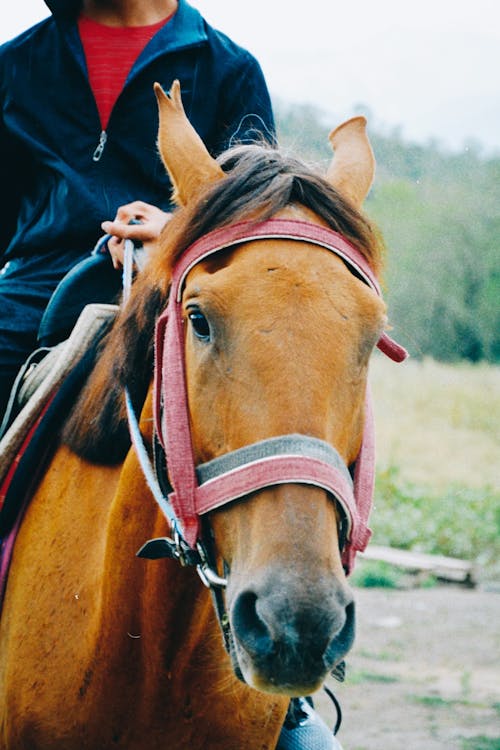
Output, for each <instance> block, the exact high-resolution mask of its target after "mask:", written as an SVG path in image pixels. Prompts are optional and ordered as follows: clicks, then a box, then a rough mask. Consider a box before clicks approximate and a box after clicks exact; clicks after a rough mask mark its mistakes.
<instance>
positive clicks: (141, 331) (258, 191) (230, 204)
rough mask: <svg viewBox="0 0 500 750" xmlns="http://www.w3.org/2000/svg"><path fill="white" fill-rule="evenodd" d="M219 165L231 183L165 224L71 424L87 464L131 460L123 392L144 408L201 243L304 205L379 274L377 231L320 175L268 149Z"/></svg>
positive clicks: (67, 435) (70, 439)
mask: <svg viewBox="0 0 500 750" xmlns="http://www.w3.org/2000/svg"><path fill="white" fill-rule="evenodd" d="M219 163H220V164H221V166H222V168H223V170H224V172H225V173H226V177H225V179H223V180H220V181H217V182H216V183H213V184H211V185H209V186H207V187H206V188H205V189H204V190H203V191H202V192H201V193H200V195H199V198H198V200H197V201H195V202H194V203H191V204H189V205H187V206H185V207H182V208H179V209H178V210H177V211H176V212H175V213H174V217H173V218H172V220H171V221H170V222H169V223H168V224H167V225H166V228H165V230H164V232H163V234H162V236H161V237H160V240H159V242H158V243H157V247H156V248H155V250H154V251H153V252H152V254H151V257H150V259H149V262H148V265H147V267H146V269H145V270H144V271H143V272H142V273H141V275H140V276H139V277H138V279H137V280H136V282H135V283H134V286H133V290H132V295H131V298H130V300H129V302H128V303H127V305H126V306H125V307H124V309H123V310H122V311H121V313H120V315H119V316H118V319H117V321H116V322H115V325H114V326H113V328H112V329H111V331H110V333H109V334H108V335H107V336H106V338H105V339H104V341H103V345H102V349H101V354H100V356H99V358H98V361H97V365H96V367H95V369H94V372H93V373H92V375H91V377H90V379H89V381H88V383H87V385H86V386H85V388H84V389H83V391H82V394H81V395H80V398H79V400H78V402H77V404H76V407H75V409H74V410H73V413H72V415H71V416H70V419H69V420H68V423H67V425H66V427H65V430H64V433H63V440H64V442H66V443H67V444H68V445H69V446H70V447H71V448H72V449H73V450H75V451H76V452H77V453H78V454H79V455H81V456H83V457H84V458H86V459H88V460H92V461H97V462H99V463H117V462H119V461H121V460H123V458H124V457H125V455H126V452H127V450H128V448H129V437H128V428H127V423H126V414H125V408H124V399H123V389H124V387H125V385H127V386H128V388H129V390H130V392H131V396H132V401H133V403H134V406H135V408H136V409H137V410H140V408H141V407H142V405H143V402H144V399H145V397H146V394H147V390H148V387H149V385H150V382H151V379H152V375H153V356H154V352H153V339H154V329H155V323H156V320H157V318H158V316H159V315H160V313H161V312H162V310H163V308H164V307H165V305H166V303H167V299H168V289H169V281H170V277H171V273H172V268H173V266H174V265H175V262H176V260H177V259H178V258H179V257H180V256H181V255H182V253H183V252H184V251H185V250H186V249H187V248H188V247H189V246H190V245H191V244H192V243H193V242H195V241H196V240H197V239H199V238H200V237H202V236H204V235H205V234H207V233H208V232H211V231H213V230H215V229H217V228H219V227H223V226H226V225H229V224H232V223H236V222H238V221H243V220H247V221H248V220H255V221H263V220H265V219H268V218H271V217H272V216H274V215H276V214H277V213H278V212H279V211H281V210H282V209H284V208H286V207H287V206H290V205H294V204H297V205H299V206H303V207H305V208H307V209H309V210H310V211H312V212H313V213H314V214H316V215H317V216H318V217H320V218H321V219H322V220H323V221H325V222H326V223H327V225H328V226H329V227H330V228H331V229H333V230H334V231H336V232H339V233H340V234H342V235H343V236H344V237H346V239H347V240H349V241H350V242H351V243H352V244H353V245H354V246H355V247H356V248H357V249H358V250H359V251H360V252H361V253H362V254H363V255H364V257H365V258H366V260H367V261H368V262H369V263H370V265H371V266H372V268H373V270H374V272H375V273H376V274H378V273H379V272H380V268H381V257H382V253H381V248H382V243H381V241H380V240H379V237H378V235H377V232H376V230H375V229H374V228H373V227H372V225H371V224H370V222H369V221H368V220H367V219H366V217H364V216H363V215H362V214H360V213H359V212H358V211H357V210H356V209H355V208H354V207H353V206H352V205H351V204H350V203H349V201H348V200H346V199H344V198H343V197H342V195H341V194H340V193H339V192H337V191H336V190H335V189H334V188H333V187H332V186H331V185H330V184H329V183H328V182H327V181H326V179H325V178H324V177H323V176H322V175H321V174H319V173H318V172H316V171H315V170H314V169H312V168H310V167H308V166H307V165H306V164H304V163H303V162H301V161H299V160H297V159H296V158H294V157H290V156H287V155H285V154H284V153H283V152H281V151H279V150H277V149H274V148H272V147H270V146H268V145H267V144H262V145H252V146H237V147H235V148H232V149H230V150H229V151H227V152H225V154H223V155H222V156H221V157H220V158H219Z"/></svg>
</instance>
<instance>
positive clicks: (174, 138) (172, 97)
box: [154, 80, 224, 205]
mask: <svg viewBox="0 0 500 750" xmlns="http://www.w3.org/2000/svg"><path fill="white" fill-rule="evenodd" d="M154 91H155V94H156V99H157V101H158V112H159V118H160V124H159V129H158V148H159V151H160V156H161V158H162V161H163V164H164V165H165V168H166V170H167V172H168V174H169V176H170V180H171V182H172V185H173V187H174V194H173V199H174V201H175V202H176V203H178V204H181V205H185V204H186V203H189V202H190V201H191V200H193V199H194V198H196V196H197V195H198V193H199V192H200V190H201V189H202V188H203V187H204V186H205V185H208V184H210V183H211V182H214V181H215V180H219V179H221V178H223V177H224V172H223V171H222V169H221V167H220V166H219V165H218V164H217V162H216V161H215V159H213V158H212V157H211V156H210V154H209V153H208V151H207V149H206V147H205V145H204V143H203V141H202V140H201V138H200V136H199V135H198V133H197V132H196V130H195V129H194V128H193V126H192V125H191V123H190V122H189V120H188V118H187V117H186V113H185V111H184V107H183V105H182V99H181V87H180V84H179V81H177V80H176V81H174V82H173V84H172V88H171V89H170V92H169V95H168V96H167V94H166V93H165V92H164V91H163V89H162V87H161V86H160V84H159V83H155V84H154Z"/></svg>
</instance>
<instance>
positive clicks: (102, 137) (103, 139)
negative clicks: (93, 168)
mask: <svg viewBox="0 0 500 750" xmlns="http://www.w3.org/2000/svg"><path fill="white" fill-rule="evenodd" d="M107 140H108V134H107V133H106V131H105V130H101V135H100V136H99V143H98V144H97V146H96V149H95V151H94V153H93V155H92V159H93V160H94V161H99V159H100V158H101V156H102V152H103V151H104V146H105V145H106V141H107Z"/></svg>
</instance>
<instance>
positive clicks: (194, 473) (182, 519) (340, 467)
mask: <svg viewBox="0 0 500 750" xmlns="http://www.w3.org/2000/svg"><path fill="white" fill-rule="evenodd" d="M277 238H279V239H289V240H297V241H302V242H304V241H305V242H308V243H310V244H311V243H312V244H315V245H318V246H320V247H323V248H325V249H327V250H329V251H330V252H332V253H334V254H335V255H337V256H338V257H340V258H341V259H342V260H343V261H344V263H345V264H346V266H347V267H348V269H349V270H350V271H351V272H352V273H353V274H354V275H356V276H357V277H358V278H360V279H361V281H363V282H364V283H365V284H367V285H368V286H369V287H370V288H371V289H373V290H374V291H375V293H376V294H377V295H378V296H380V297H381V296H382V292H381V289H380V285H379V283H378V281H377V279H376V277H375V274H374V273H373V271H372V269H371V268H370V266H369V264H368V262H367V261H366V259H365V258H364V256H363V255H362V254H361V252H360V251H359V250H357V248H355V247H354V246H353V245H352V244H351V243H350V242H348V241H347V240H346V238H345V237H343V236H342V235H340V234H338V233H337V232H334V231H332V230H331V229H328V228H326V227H323V226H319V225H316V224H312V223H310V222H306V221H299V220H290V219H268V220H266V221H263V222H259V223H253V222H241V223H237V224H233V225H230V226H228V227H222V228H219V229H216V230H214V231H212V232H210V233H209V234H207V235H205V236H203V237H202V238H200V239H199V240H197V241H195V242H194V243H193V244H192V245H191V246H190V247H188V248H187V250H186V251H185V252H184V253H183V254H182V256H181V257H180V258H179V259H178V261H177V263H176V265H175V267H174V269H173V273H172V280H171V287H170V293H169V300H168V304H167V307H166V308H165V310H164V311H163V313H162V314H161V315H160V317H159V319H158V321H157V325H156V334H155V376H154V428H155V444H156V449H155V454H156V461H155V468H156V471H153V469H152V467H151V464H150V462H149V458H148V455H147V452H146V449H145V447H144V445H143V443H142V438H141V437H140V432H139V429H138V426H137V420H136V418H135V415H134V411H133V409H132V406H131V401H130V397H129V396H128V394H127V395H126V400H127V409H128V413H129V421H130V425H131V435H132V441H133V444H134V446H135V448H136V451H137V453H138V456H139V460H140V463H141V466H142V468H143V471H144V473H145V476H146V479H147V482H148V485H149V486H150V488H151V491H152V492H153V495H154V497H155V499H156V501H157V503H158V505H159V507H160V508H161V510H162V512H163V513H164V515H165V517H166V518H167V520H168V522H169V525H170V527H171V529H172V537H162V538H159V539H154V540H150V541H148V542H146V544H145V545H144V546H143V547H142V548H141V550H139V552H138V555H139V556H142V557H152V558H157V557H174V558H177V559H178V560H179V561H180V562H181V563H182V564H193V565H196V567H197V570H198V573H199V575H200V577H201V578H202V580H203V582H204V583H205V584H206V585H207V586H209V587H210V588H212V590H213V589H217V588H223V587H225V585H226V579H225V578H222V577H220V576H219V574H218V573H217V572H216V569H215V565H214V563H213V561H212V555H211V554H209V551H207V544H206V543H205V541H204V540H203V539H202V533H201V519H202V518H203V517H204V516H205V515H206V514H207V513H208V512H209V511H211V510H214V509H215V508H219V507H221V506H222V505H224V504H226V503H229V502H232V501H234V500H235V499H237V498H241V497H244V496H246V495H248V494H249V493H251V492H254V491H256V490H261V489H263V488H265V487H268V486H271V485H276V484H281V483H291V482H292V483H300V484H311V485H315V486H318V487H321V488H323V489H325V490H326V491H327V492H328V493H329V494H330V495H332V496H333V498H334V499H335V500H336V502H337V503H338V505H339V507H340V508H341V509H342V515H343V518H344V523H343V525H342V528H341V537H343V540H342V546H343V549H342V562H343V565H344V568H345V570H346V572H347V573H349V572H350V571H351V569H352V566H353V563H354V557H355V554H356V552H357V551H362V550H364V549H365V547H366V545H367V543H368V541H369V538H370V535H371V532H370V530H369V528H368V517H369V513H370V510H371V505H372V498H373V486H374V473H375V472H374V436H373V418H372V412H371V402H370V395H369V392H368V393H367V397H366V413H365V429H364V435H363V440H362V446H361V449H360V452H359V455H358V457H357V459H356V461H355V463H354V466H353V467H347V466H346V465H345V463H344V461H343V459H342V458H341V457H340V455H339V453H338V452H337V451H336V449H335V448H334V447H333V446H331V445H329V444H328V443H326V442H325V441H323V440H319V439H317V438H313V437H309V436H306V435H284V436H279V437H273V438H270V439H267V440H262V441H260V442H258V443H254V444H251V445H249V446H246V447H244V448H241V449H239V450H236V451H232V452H230V453H227V454H224V455H222V456H220V457H217V458H215V459H213V460H211V461H209V462H207V463H204V464H201V465H199V466H195V461H194V456H193V447H192V441H191V433H190V427H189V413H188V407H187V389H186V374H185V358H184V330H183V318H182V292H183V288H184V283H185V280H186V277H187V274H188V273H189V271H190V270H191V269H192V268H193V267H194V266H195V265H197V264H198V263H200V262H201V261H202V260H204V259H206V258H208V257H211V256H213V255H214V254H216V253H218V252H220V251H222V250H225V249H228V248H231V247H234V246H236V245H239V244H242V243H244V242H249V241H254V240H266V239H277ZM126 263H127V260H126ZM128 263H129V265H130V263H131V261H130V260H129V261H128ZM127 273H130V271H129V272H127V269H125V274H127ZM377 346H378V348H379V349H380V350H381V351H382V352H383V353H384V354H386V355H387V356H389V357H390V358H391V359H393V360H394V361H396V362H402V361H403V360H404V359H405V358H406V357H407V356H408V355H407V352H406V350H405V349H404V348H403V347H401V346H400V345H399V344H397V343H396V342H395V341H394V340H393V339H391V338H390V337H389V336H388V335H387V334H386V333H384V334H382V336H381V338H380V340H379V341H378V343H377ZM134 421H135V423H136V426H135V427H134ZM167 462H168V478H167V475H166V471H165V470H166V464H167Z"/></svg>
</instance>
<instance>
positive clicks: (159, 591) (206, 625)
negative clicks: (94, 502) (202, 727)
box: [99, 398, 225, 711]
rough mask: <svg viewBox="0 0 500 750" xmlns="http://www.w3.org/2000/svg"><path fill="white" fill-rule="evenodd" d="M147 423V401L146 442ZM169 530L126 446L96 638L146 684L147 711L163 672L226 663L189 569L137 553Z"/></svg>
mask: <svg viewBox="0 0 500 750" xmlns="http://www.w3.org/2000/svg"><path fill="white" fill-rule="evenodd" d="M151 424H152V421H151V399H150V398H148V400H147V402H146V406H145V408H144V410H143V413H142V415H141V424H140V426H141V432H142V434H143V435H144V436H145V438H146V440H150V439H151ZM169 533H170V532H169V528H168V525H167V522H166V520H165V518H164V517H163V515H162V514H161V512H160V511H159V510H158V508H157V505H156V503H155V501H154V499H153V497H152V495H151V492H150V490H149V489H148V487H147V485H146V481H145V479H144V476H143V473H142V470H141V468H140V466H139V463H138V460H137V457H136V455H135V452H134V451H133V450H131V451H130V452H129V455H128V456H127V459H126V460H125V463H124V465H123V469H122V472H121V475H120V480H119V483H118V487H117V491H116V494H115V497H114V499H113V502H112V506H111V509H110V514H109V517H108V528H107V534H106V551H105V557H104V576H103V588H102V597H101V607H100V624H99V631H100V634H99V642H100V643H101V644H103V645H102V648H106V649H107V653H108V654H109V655H111V654H114V659H115V660H116V665H117V667H118V666H120V668H122V665H123V663H124V654H125V655H126V656H125V658H126V660H127V663H128V664H129V670H135V671H136V674H137V679H138V680H143V681H144V683H147V684H143V694H144V696H146V695H148V696H149V697H148V699H147V700H146V699H145V700H144V704H145V705H147V706H148V711H151V710H153V704H154V703H155V702H158V701H160V703H162V701H164V700H165V696H164V695H163V692H162V690H161V689H159V686H160V685H163V686H164V687H166V683H165V675H168V674H170V673H172V674H176V675H177V676H178V675H180V674H186V675H187V674H188V673H189V672H192V665H193V663H194V664H196V662H197V661H198V662H199V661H200V660H201V661H203V662H207V661H208V662H210V668H211V669H212V670H215V671H217V670H219V671H220V670H221V667H220V664H221V663H222V664H224V663H225V657H224V654H223V648H222V638H221V635H220V632H219V628H218V624H217V622H216V617H215V613H214V609H213V606H212V602H211V599H210V595H209V593H208V591H207V590H206V589H205V587H204V586H203V585H202V583H201V581H200V579H199V577H198V576H197V574H196V572H195V571H194V569H192V568H183V567H182V566H181V565H180V564H179V563H178V562H177V561H173V560H166V559H165V560H145V559H141V558H138V557H137V556H136V552H137V550H138V549H139V548H140V547H141V546H142V544H143V543H144V542H145V541H146V540H147V539H149V538H152V537H157V536H166V535H168V534H169ZM207 644H208V645H207ZM146 662H147V665H146ZM146 666H147V668H146ZM129 678H130V674H129V675H128V677H127V680H129ZM168 690H169V691H171V686H168ZM169 700H172V696H171V693H170V692H169ZM162 705H163V707H164V703H162Z"/></svg>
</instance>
